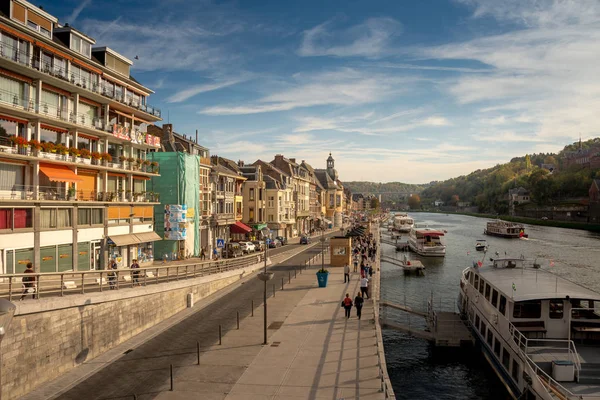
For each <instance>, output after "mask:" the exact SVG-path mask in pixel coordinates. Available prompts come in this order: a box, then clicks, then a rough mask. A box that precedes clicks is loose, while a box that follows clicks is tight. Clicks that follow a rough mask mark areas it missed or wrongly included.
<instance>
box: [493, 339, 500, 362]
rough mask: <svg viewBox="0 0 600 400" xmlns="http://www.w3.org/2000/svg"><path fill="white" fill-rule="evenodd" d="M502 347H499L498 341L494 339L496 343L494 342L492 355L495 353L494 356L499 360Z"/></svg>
mask: <svg viewBox="0 0 600 400" xmlns="http://www.w3.org/2000/svg"><path fill="white" fill-rule="evenodd" d="M501 347H502V346H501V345H500V341H499V340H498V338H496V341H495V342H494V353H496V356H498V358H500V348H501Z"/></svg>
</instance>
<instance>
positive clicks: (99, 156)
mask: <svg viewBox="0 0 600 400" xmlns="http://www.w3.org/2000/svg"><path fill="white" fill-rule="evenodd" d="M101 159H102V154H100V153H99V152H97V151H94V152H92V160H93V162H94V164H96V165H98V164H99V162H100V160H101Z"/></svg>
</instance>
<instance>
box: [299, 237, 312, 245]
mask: <svg viewBox="0 0 600 400" xmlns="http://www.w3.org/2000/svg"><path fill="white" fill-rule="evenodd" d="M309 243H310V238H309V237H308V236H302V237H301V238H300V244H309Z"/></svg>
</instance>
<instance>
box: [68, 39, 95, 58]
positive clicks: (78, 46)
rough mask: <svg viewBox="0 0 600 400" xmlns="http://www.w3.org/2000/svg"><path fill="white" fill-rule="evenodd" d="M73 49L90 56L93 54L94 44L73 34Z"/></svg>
mask: <svg viewBox="0 0 600 400" xmlns="http://www.w3.org/2000/svg"><path fill="white" fill-rule="evenodd" d="M71 50H75V51H76V52H78V53H79V54H82V55H84V56H86V57H88V58H90V57H91V56H92V45H91V44H90V43H89V42H87V41H85V40H83V39H82V38H80V37H79V36H77V35H75V34H71Z"/></svg>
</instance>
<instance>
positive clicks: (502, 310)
mask: <svg viewBox="0 0 600 400" xmlns="http://www.w3.org/2000/svg"><path fill="white" fill-rule="evenodd" d="M498 311H500V314H502V315H505V314H506V297H504V296H502V295H500V304H499V305H498Z"/></svg>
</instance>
